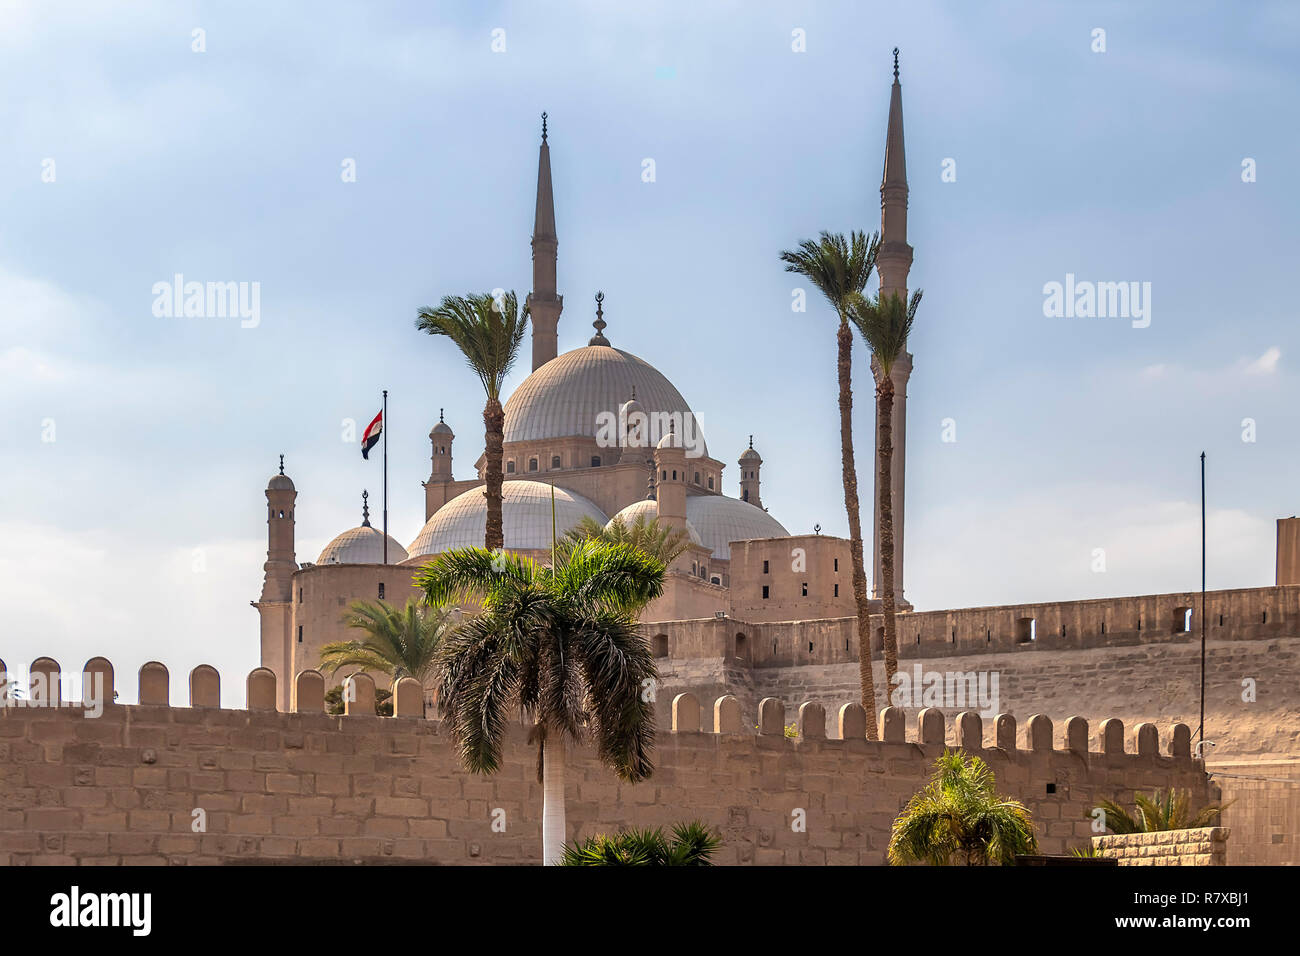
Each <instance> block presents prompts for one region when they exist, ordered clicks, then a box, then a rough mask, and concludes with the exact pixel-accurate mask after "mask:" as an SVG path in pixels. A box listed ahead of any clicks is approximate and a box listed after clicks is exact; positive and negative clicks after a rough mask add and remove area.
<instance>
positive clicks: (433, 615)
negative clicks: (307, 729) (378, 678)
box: [320, 598, 455, 687]
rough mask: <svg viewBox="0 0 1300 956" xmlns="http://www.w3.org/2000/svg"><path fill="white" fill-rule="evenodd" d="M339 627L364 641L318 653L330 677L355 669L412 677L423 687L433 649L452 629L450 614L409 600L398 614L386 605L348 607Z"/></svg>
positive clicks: (430, 674) (338, 643)
mask: <svg viewBox="0 0 1300 956" xmlns="http://www.w3.org/2000/svg"><path fill="white" fill-rule="evenodd" d="M344 622H345V623H346V624H347V625H348V627H353V628H356V629H357V630H359V631H362V632H364V637H361V638H359V639H357V640H352V641H334V642H332V643H329V644H326V645H325V646H324V647H322V648H321V651H320V657H321V669H322V670H324V671H326V672H327V673H329V674H331V675H334V674H337V673H338V672H339V671H340V670H342V669H343V668H345V667H355V668H357V669H359V670H364V671H368V672H370V673H377V674H387V675H388V676H389V677H391V678H392V679H393V680H397V679H398V678H401V677H414V678H415V679H416V680H418V681H419V682H420V683H421V684H422V685H423V686H425V687H430V686H432V684H433V680H434V659H435V653H436V652H437V650H438V645H439V644H440V643H441V642H442V640H443V639H444V638H445V637H446V636H447V634H449V633H450V632H451V630H452V629H453V627H455V622H454V621H453V619H452V611H451V609H448V608H442V607H432V606H430V605H428V604H424V603H423V602H421V601H418V600H416V599H415V598H409V599H408V600H407V602H406V607H404V608H400V609H399V608H396V607H394V606H393V605H391V604H389V603H388V602H387V601H377V602H370V601H354V602H353V603H352V606H351V607H350V608H349V611H348V613H347V614H346V615H345V616H344Z"/></svg>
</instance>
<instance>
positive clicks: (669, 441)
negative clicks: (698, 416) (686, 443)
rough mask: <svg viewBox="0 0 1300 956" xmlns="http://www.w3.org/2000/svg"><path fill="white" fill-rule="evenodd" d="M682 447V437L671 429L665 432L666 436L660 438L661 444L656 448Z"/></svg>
mask: <svg viewBox="0 0 1300 956" xmlns="http://www.w3.org/2000/svg"><path fill="white" fill-rule="evenodd" d="M681 447H682V440H681V438H679V437H678V435H677V433H676V432H675V431H671V430H670V431H668V432H665V433H664V437H663V438H661V439H659V444H657V445H655V448H681Z"/></svg>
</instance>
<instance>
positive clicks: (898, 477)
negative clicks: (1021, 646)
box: [871, 47, 912, 608]
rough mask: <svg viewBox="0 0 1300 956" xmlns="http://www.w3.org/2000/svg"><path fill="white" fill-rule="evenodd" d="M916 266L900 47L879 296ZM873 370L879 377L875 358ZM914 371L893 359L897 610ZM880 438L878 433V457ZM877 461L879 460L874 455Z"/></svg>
mask: <svg viewBox="0 0 1300 956" xmlns="http://www.w3.org/2000/svg"><path fill="white" fill-rule="evenodd" d="M911 268H912V247H911V246H909V245H908V244H907V161H906V159H905V157H904V151H903V87H902V86H901V85H900V84H899V82H898V47H895V48H894V85H893V87H892V88H891V89H890V91H889V129H888V131H887V132H886V133H885V171H884V174H883V176H882V177H881V182H880V251H879V252H878V253H877V255H876V272H877V273H878V274H879V276H880V295H881V296H882V297H888V296H891V295H895V294H896V295H897V296H898V297H899V298H900V299H902V300H903V301H904V302H906V301H907V273H908V271H909V270H910V269H911ZM871 371H872V373H873V375H875V376H877V377H879V375H880V369H879V367H878V366H877V365H876V360H875V359H874V358H873V359H872V360H871ZM911 375H912V355H911V353H909V352H907V351H906V350H905V351H904V352H903V354H902V355H901V356H899V358H898V361H897V362H895V363H894V368H893V374H892V376H891V377H892V378H893V380H894V419H893V424H894V429H893V432H894V434H893V441H894V453H893V456H892V458H891V459H890V467H891V468H892V474H891V478H892V480H891V482H890V484H891V485H892V486H893V506H894V508H893V510H894V600H895V602H896V604H897V606H898V607H899V608H909V607H911V605H909V604H908V603H907V600H906V598H904V597H903V514H904V509H903V489H904V487H905V483H904V480H903V478H904V475H903V469H904V464H905V462H906V461H907V380H908V379H909V378H910V377H911ZM879 442H880V436H878V435H877V436H876V453H877V456H878V455H879V447H880V445H879ZM873 460H877V459H873ZM872 471H873V472H875V474H876V479H875V482H874V484H875V486H876V489H875V495H874V499H875V501H874V507H875V516H876V520H875V522H874V523H873V525H872V535H873V538H874V541H875V544H874V547H873V548H872V554H874V555H875V569H874V573H873V575H872V578H871V596H872V597H873V598H876V599H879V598H880V597H881V589H880V586H881V579H880V487H879V484H880V477H879V471H878V469H875V468H873V469H872Z"/></svg>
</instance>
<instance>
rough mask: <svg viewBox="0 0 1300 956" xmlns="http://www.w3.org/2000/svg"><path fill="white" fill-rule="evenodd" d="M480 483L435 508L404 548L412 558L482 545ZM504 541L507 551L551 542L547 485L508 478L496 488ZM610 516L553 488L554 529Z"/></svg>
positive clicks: (538, 547)
mask: <svg viewBox="0 0 1300 956" xmlns="http://www.w3.org/2000/svg"><path fill="white" fill-rule="evenodd" d="M485 491H486V486H485V485H479V486H478V487H477V488H471V489H470V490H469V491H466V492H463V493H462V494H459V495H457V496H456V497H455V498H452V499H451V501H449V502H447V503H446V504H445V505H443V506H442V507H441V508H439V509H438V510H437V511H436V512H435V513H434V515H433V517H431V518H430V519H429V520H428V521H427V522H425V525H424V527H423V528H421V529H420V533H419V534H418V535H416V538H415V540H414V541H412V542H411V546H410V547H409V548H408V549H407V553H408V554H409V555H410V556H411V557H412V558H423V557H427V556H429V555H434V554H441V553H442V552H443V551H449V550H451V549H452V548H471V547H475V548H481V547H483V538H484V536H485V535H486V534H487V498H486V497H485V495H484V493H485ZM501 499H502V500H501V517H502V524H503V525H504V531H505V546H506V549H507V550H510V551H543V550H546V549H548V548H550V546H551V486H550V485H545V484H542V483H541V482H540V481H507V482H505V483H504V485H503V486H502V489H501ZM584 517H587V518H591V519H592V520H593V521H596V522H599V523H600V524H605V523H606V522H607V521H608V520H609V519H608V518H607V517H606V516H605V513H604V512H603V511H601V510H600V509H599V508H597V507H596V506H595V505H594V504H593V503H592V502H590V501H588V500H587V499H586V498H584V497H583V496H582V495H580V494H577V493H576V492H572V491H567V490H566V489H564V488H558V487H557V488H556V489H555V533H556V534H557V535H563V534H564V533H565V532H566V531H568V530H569V529H570V528H573V527H576V526H577V525H578V523H579V522H580V521H581V520H582V519H583V518H584Z"/></svg>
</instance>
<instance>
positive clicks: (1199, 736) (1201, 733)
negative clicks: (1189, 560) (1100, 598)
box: [1196, 452, 1205, 741]
mask: <svg viewBox="0 0 1300 956" xmlns="http://www.w3.org/2000/svg"><path fill="white" fill-rule="evenodd" d="M1196 737H1197V740H1200V741H1203V740H1205V452H1201V725H1200V728H1199V729H1198V730H1197V731H1196Z"/></svg>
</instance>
